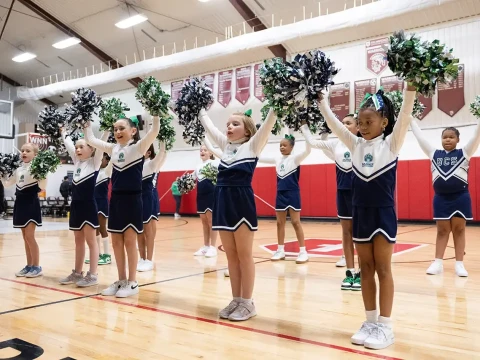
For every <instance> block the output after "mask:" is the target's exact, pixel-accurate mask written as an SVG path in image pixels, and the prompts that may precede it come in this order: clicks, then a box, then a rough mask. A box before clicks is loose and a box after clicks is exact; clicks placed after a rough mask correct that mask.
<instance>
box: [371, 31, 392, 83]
mask: <svg viewBox="0 0 480 360" xmlns="http://www.w3.org/2000/svg"><path fill="white" fill-rule="evenodd" d="M389 43H390V40H389V38H388V37H386V38H381V39H375V40H370V41H367V43H366V44H365V52H366V55H367V69H368V70H369V71H371V72H373V73H374V74H376V75H378V74H380V73H381V72H382V71H383V70H385V69H386V67H387V65H388V62H387V49H388V45H389Z"/></svg>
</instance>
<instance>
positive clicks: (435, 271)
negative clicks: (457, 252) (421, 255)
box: [427, 261, 443, 275]
mask: <svg viewBox="0 0 480 360" xmlns="http://www.w3.org/2000/svg"><path fill="white" fill-rule="evenodd" d="M441 273H443V264H442V263H440V262H438V261H434V262H432V263H431V264H430V266H429V267H428V269H427V274H428V275H440V274H441Z"/></svg>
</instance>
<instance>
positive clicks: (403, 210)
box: [158, 158, 480, 220]
mask: <svg viewBox="0 0 480 360" xmlns="http://www.w3.org/2000/svg"><path fill="white" fill-rule="evenodd" d="M477 162H478V158H472V159H471V161H470V171H469V188H470V195H471V197H472V207H473V217H474V220H480V203H479V201H477V187H476V183H477V180H476V179H477V178H478V179H480V165H479V166H477ZM300 171H301V172H300V191H301V196H302V216H306V217H320V218H321V217H335V216H337V206H336V191H337V188H336V177H335V165H334V164H316V165H302V166H301V170H300ZM184 172H185V171H184V170H182V171H171V172H161V173H160V178H159V181H158V194H159V196H162V195H164V194H165V192H167V190H169V189H170V187H171V185H172V182H173V181H175V179H176V178H177V177H178V176H181V175H182V174H183V173H184ZM276 183H277V178H276V174H275V168H274V167H261V168H257V169H256V170H255V174H254V177H253V181H252V185H253V189H254V191H255V194H256V195H257V196H259V197H261V198H262V199H263V200H264V201H266V202H267V203H269V204H271V205H272V206H275V195H276ZM433 195H434V193H433V188H432V175H431V162H430V161H429V160H408V161H400V162H399V163H398V171H397V209H398V218H399V220H432V217H433V208H432V202H433ZM196 196H197V193H196V190H194V191H192V192H191V193H189V194H187V195H184V196H183V198H182V207H181V212H182V213H183V214H195V213H196V211H197V208H196ZM372 196H375V194H372ZM479 196H480V195H479ZM256 204H257V214H258V216H274V215H275V212H274V210H273V209H271V208H270V207H269V206H268V205H266V204H264V203H263V202H262V201H260V200H258V199H256ZM174 210H175V202H174V200H173V197H172V194H171V192H169V193H167V195H165V197H164V198H163V199H162V200H161V201H160V211H161V212H162V213H173V212H174Z"/></svg>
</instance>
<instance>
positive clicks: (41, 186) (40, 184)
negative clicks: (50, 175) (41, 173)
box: [38, 179, 47, 190]
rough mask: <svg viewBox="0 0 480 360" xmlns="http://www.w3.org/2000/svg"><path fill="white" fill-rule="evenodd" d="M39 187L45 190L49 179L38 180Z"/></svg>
mask: <svg viewBox="0 0 480 360" xmlns="http://www.w3.org/2000/svg"><path fill="white" fill-rule="evenodd" d="M38 187H39V188H40V190H45V189H46V188H47V179H42V180H38Z"/></svg>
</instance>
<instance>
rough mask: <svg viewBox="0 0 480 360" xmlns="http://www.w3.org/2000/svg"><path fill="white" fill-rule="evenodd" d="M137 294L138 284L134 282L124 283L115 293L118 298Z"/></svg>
mask: <svg viewBox="0 0 480 360" xmlns="http://www.w3.org/2000/svg"><path fill="white" fill-rule="evenodd" d="M136 294H138V282H136V281H128V282H125V283H124V284H123V285H122V286H121V287H120V289H118V291H117V293H116V294H115V296H116V297H118V298H126V297H129V296H132V295H136Z"/></svg>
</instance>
